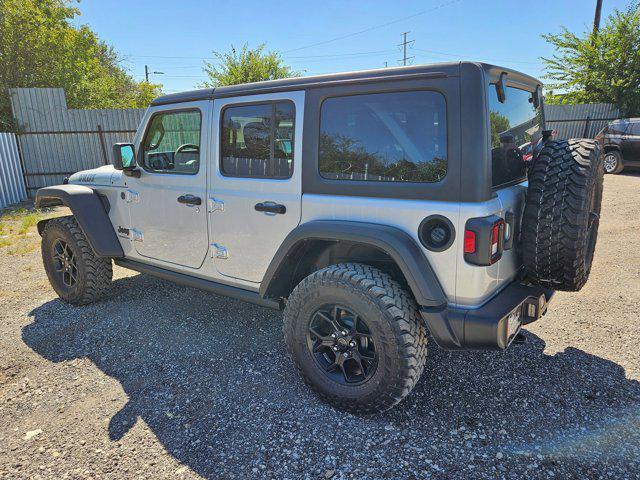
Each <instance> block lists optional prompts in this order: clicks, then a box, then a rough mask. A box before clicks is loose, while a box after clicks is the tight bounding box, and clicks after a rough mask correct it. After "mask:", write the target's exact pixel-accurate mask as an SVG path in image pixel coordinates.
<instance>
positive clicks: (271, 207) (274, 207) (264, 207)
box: [255, 202, 287, 215]
mask: <svg viewBox="0 0 640 480" xmlns="http://www.w3.org/2000/svg"><path fill="white" fill-rule="evenodd" d="M255 209H256V211H257V212H266V213H277V214H280V215H284V214H285V213H287V207H285V206H284V205H281V204H279V203H273V202H260V203H256V206H255Z"/></svg>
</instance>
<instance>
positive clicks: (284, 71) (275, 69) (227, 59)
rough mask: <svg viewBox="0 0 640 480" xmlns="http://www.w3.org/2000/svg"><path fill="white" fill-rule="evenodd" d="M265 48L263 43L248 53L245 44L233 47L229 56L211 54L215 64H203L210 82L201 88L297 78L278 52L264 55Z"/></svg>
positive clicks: (295, 73)
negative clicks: (240, 48) (216, 62)
mask: <svg viewBox="0 0 640 480" xmlns="http://www.w3.org/2000/svg"><path fill="white" fill-rule="evenodd" d="M264 48H265V45H264V44H262V45H259V46H258V47H257V48H255V49H253V50H251V49H249V47H248V46H247V44H246V43H245V44H244V45H243V46H242V50H238V49H236V47H234V46H233V45H232V46H231V50H230V51H229V52H228V53H220V52H213V55H214V57H216V58H217V59H218V64H213V63H210V62H206V61H205V62H204V67H203V70H204V72H205V73H206V74H207V75H208V76H209V80H208V81H206V82H203V83H201V84H200V86H201V87H221V86H224V85H237V84H239V83H251V82H260V81H263V80H275V79H277V78H287V77H295V76H298V75H299V73H298V72H295V71H293V70H291V68H290V67H289V66H288V65H285V63H284V61H283V60H282V58H281V57H280V54H279V53H277V52H265V51H264Z"/></svg>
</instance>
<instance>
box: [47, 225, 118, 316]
mask: <svg viewBox="0 0 640 480" xmlns="http://www.w3.org/2000/svg"><path fill="white" fill-rule="evenodd" d="M62 245H64V246H65V247H63V250H65V251H68V252H70V255H71V256H72V258H73V262H74V264H75V270H74V271H75V281H72V280H70V278H71V277H70V273H69V272H67V273H66V277H63V275H65V274H64V273H62V272H61V271H60V270H61V269H62V270H63V271H64V265H62V264H61V261H60V257H59V256H58V257H56V252H57V250H55V249H58V250H60V247H61V246H62ZM42 261H43V263H44V269H45V271H46V273H47V277H48V278H49V282H50V283H51V286H52V287H53V289H54V290H55V291H56V293H57V294H58V296H59V297H60V298H61V299H62V300H64V301H65V302H68V303H70V304H72V305H87V304H89V303H93V302H95V301H97V300H100V299H101V298H103V297H104V296H105V295H107V294H108V293H109V290H110V289H111V278H112V276H113V269H112V266H111V259H109V258H102V257H98V256H96V254H95V253H94V251H93V249H92V248H91V246H90V245H89V242H88V241H87V238H86V237H85V235H84V233H83V232H82V230H81V229H80V226H79V225H78V223H77V222H76V220H75V218H74V217H73V216H67V217H59V218H54V219H52V220H49V221H48V222H47V224H46V225H45V228H44V231H43V232H42ZM65 281H68V282H69V283H73V284H72V285H68V284H66V283H65Z"/></svg>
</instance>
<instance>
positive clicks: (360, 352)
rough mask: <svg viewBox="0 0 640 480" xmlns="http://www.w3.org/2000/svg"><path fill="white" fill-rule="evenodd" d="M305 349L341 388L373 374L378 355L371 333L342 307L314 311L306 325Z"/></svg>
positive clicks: (359, 382) (351, 312) (348, 310)
mask: <svg viewBox="0 0 640 480" xmlns="http://www.w3.org/2000/svg"><path fill="white" fill-rule="evenodd" d="M307 347H308V348H309V351H310V353H311V355H312V356H313V358H314V360H315V361H316V363H317V364H318V366H319V367H320V368H321V369H322V371H324V372H325V374H326V375H327V376H328V377H329V378H330V379H332V380H333V381H335V382H338V383H339V384H341V385H361V384H363V383H365V382H366V381H367V380H369V379H370V378H371V377H372V376H373V374H374V373H375V371H376V367H377V364H378V355H377V352H376V348H375V343H374V340H373V336H372V334H371V330H370V329H369V327H368V326H367V324H366V322H365V321H364V320H363V319H362V318H361V317H360V316H359V315H358V314H356V313H355V312H353V311H352V310H350V309H348V308H346V307H344V306H341V305H325V306H323V307H321V308H320V309H318V310H316V312H315V313H314V314H313V317H312V318H311V321H310V322H309V331H308V334H307Z"/></svg>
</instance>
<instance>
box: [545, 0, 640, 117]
mask: <svg viewBox="0 0 640 480" xmlns="http://www.w3.org/2000/svg"><path fill="white" fill-rule="evenodd" d="M543 38H544V39H545V40H547V41H548V42H549V43H551V44H552V45H553V47H554V50H555V51H557V52H558V53H557V54H555V55H554V56H553V57H552V58H543V59H542V60H543V61H544V63H545V68H546V72H547V74H546V77H547V78H548V79H550V80H551V81H552V84H551V85H548V87H549V88H551V89H552V90H555V91H556V92H557V91H558V90H560V93H556V94H553V93H552V94H550V95H547V101H548V102H550V103H594V102H605V103H613V104H615V105H616V106H618V108H620V110H621V111H622V113H623V115H627V116H634V115H638V114H640V9H639V8H638V3H637V2H634V3H632V4H631V5H630V6H629V7H628V8H627V9H626V10H624V11H620V10H615V11H614V12H613V13H612V14H611V15H610V16H609V17H608V19H607V22H606V25H605V26H604V27H603V28H602V29H601V30H600V31H599V32H598V33H597V34H594V33H593V32H592V31H588V32H585V33H583V34H582V35H576V34H574V33H571V32H569V31H568V30H567V29H566V28H563V29H562V31H561V33H559V34H548V35H543Z"/></svg>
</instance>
